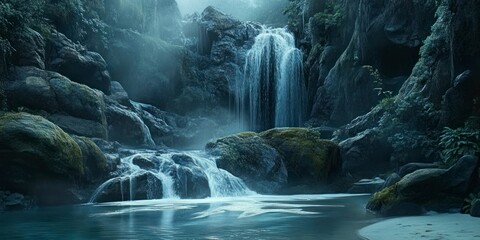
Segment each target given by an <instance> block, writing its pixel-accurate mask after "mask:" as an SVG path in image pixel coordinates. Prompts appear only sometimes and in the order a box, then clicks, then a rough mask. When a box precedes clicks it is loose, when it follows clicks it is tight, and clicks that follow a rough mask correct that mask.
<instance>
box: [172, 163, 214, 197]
mask: <svg viewBox="0 0 480 240" xmlns="http://www.w3.org/2000/svg"><path fill="white" fill-rule="evenodd" d="M171 174H172V176H173V177H174V179H175V186H174V188H175V192H177V194H179V196H180V197H181V198H191V199H201V198H207V197H210V194H211V193H210V187H209V184H208V178H207V175H205V173H204V172H203V171H202V170H201V169H200V168H198V167H183V166H179V167H176V168H175V170H173V171H172V173H171Z"/></svg>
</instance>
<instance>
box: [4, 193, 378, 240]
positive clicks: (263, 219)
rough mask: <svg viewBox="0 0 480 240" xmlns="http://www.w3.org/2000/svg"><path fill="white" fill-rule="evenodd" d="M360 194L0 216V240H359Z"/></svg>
mask: <svg viewBox="0 0 480 240" xmlns="http://www.w3.org/2000/svg"><path fill="white" fill-rule="evenodd" d="M367 199H368V196H365V195H363V196H362V195H295V196H261V195H256V196H248V197H231V198H210V199H201V200H186V199H162V200H148V201H133V202H117V203H108V204H96V205H79V206H69V207H57V208H42V209H38V210H33V211H26V212H7V213H2V214H0V216H1V218H0V236H1V239H250V240H253V239H344V240H348V239H359V238H358V236H357V231H358V230H359V229H360V228H362V227H364V226H366V225H369V224H372V223H374V222H376V221H378V220H379V219H376V218H374V217H373V216H371V215H369V214H367V213H366V212H365V208H364V206H365V203H366V201H367Z"/></svg>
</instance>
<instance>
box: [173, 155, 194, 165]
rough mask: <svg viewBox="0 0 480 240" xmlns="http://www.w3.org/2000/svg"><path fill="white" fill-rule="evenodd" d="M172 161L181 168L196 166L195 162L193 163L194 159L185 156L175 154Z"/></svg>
mask: <svg viewBox="0 0 480 240" xmlns="http://www.w3.org/2000/svg"><path fill="white" fill-rule="evenodd" d="M172 160H173V161H174V162H175V163H176V164H178V165H181V166H185V167H190V166H196V165H195V162H194V161H193V158H191V157H190V156H187V155H184V154H175V155H173V156H172Z"/></svg>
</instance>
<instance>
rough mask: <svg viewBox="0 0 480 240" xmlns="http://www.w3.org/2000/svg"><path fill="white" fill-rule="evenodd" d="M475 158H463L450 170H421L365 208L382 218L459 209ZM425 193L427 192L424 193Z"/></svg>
mask: <svg viewBox="0 0 480 240" xmlns="http://www.w3.org/2000/svg"><path fill="white" fill-rule="evenodd" d="M477 168H478V158H477V157H474V156H464V157H462V158H461V159H459V160H458V162H457V163H456V164H455V165H453V166H452V167H450V168H449V169H438V168H436V169H420V170H417V171H415V172H413V173H410V174H408V175H406V176H405V177H403V178H402V179H401V180H400V181H399V182H398V183H396V184H394V185H392V186H390V187H388V188H386V189H384V190H382V191H381V192H378V193H375V195H374V196H373V197H372V198H371V199H370V201H369V203H368V205H367V208H368V209H370V210H373V211H379V212H381V213H382V214H384V215H405V214H412V213H415V214H416V213H419V212H421V210H422V208H425V209H428V210H445V209H448V208H451V207H458V208H460V207H461V204H462V202H463V199H464V198H465V196H466V195H467V194H468V191H469V189H470V188H471V187H472V186H471V183H472V178H473V177H475V176H473V175H474V172H475V170H476V169H477ZM426 190H428V191H426Z"/></svg>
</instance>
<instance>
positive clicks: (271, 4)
mask: <svg viewBox="0 0 480 240" xmlns="http://www.w3.org/2000/svg"><path fill="white" fill-rule="evenodd" d="M177 3H178V6H179V8H180V12H181V13H182V15H187V14H192V13H195V12H198V13H201V12H202V11H203V10H204V9H205V8H206V7H208V6H213V7H215V8H217V9H219V10H221V11H223V12H225V13H227V14H229V15H232V16H234V17H236V18H238V19H240V20H248V21H257V22H260V23H264V24H268V25H275V26H281V25H285V24H286V18H285V16H283V14H282V13H283V9H285V7H286V6H287V4H288V0H177Z"/></svg>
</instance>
